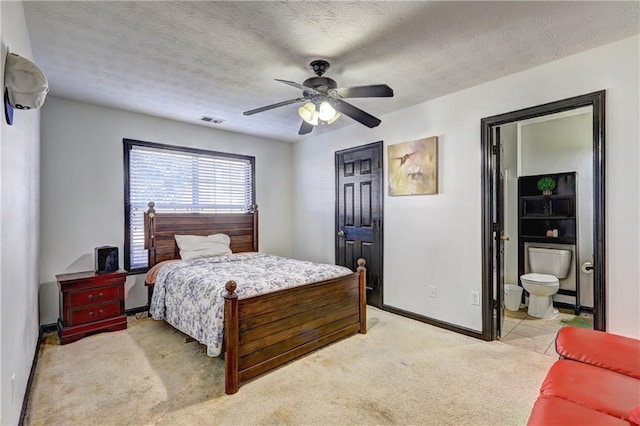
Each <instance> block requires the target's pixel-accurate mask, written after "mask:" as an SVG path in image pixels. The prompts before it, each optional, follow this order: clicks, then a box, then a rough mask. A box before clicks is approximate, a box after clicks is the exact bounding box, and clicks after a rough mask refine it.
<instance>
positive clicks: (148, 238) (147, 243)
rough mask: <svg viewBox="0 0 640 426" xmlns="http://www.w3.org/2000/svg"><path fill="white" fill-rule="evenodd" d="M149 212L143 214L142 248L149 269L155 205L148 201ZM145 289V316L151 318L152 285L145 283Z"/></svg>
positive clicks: (153, 258) (153, 252)
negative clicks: (144, 250) (143, 236)
mask: <svg viewBox="0 0 640 426" xmlns="http://www.w3.org/2000/svg"><path fill="white" fill-rule="evenodd" d="M147 205H148V206H149V210H147V212H146V213H145V214H144V219H145V224H144V226H145V227H146V229H145V233H144V235H145V238H144V248H145V249H147V250H148V251H147V255H148V257H147V260H148V265H147V266H148V267H149V268H151V267H152V266H153V265H155V264H156V239H155V238H156V210H155V209H154V206H155V203H154V202H153V201H149V204H147ZM144 284H145V286H146V287H147V316H148V317H150V316H151V298H152V297H153V284H149V283H147V282H146V281H145V283H144Z"/></svg>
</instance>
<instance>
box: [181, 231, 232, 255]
mask: <svg viewBox="0 0 640 426" xmlns="http://www.w3.org/2000/svg"><path fill="white" fill-rule="evenodd" d="M175 239H176V244H178V248H179V249H180V257H181V258H182V259H184V260H189V259H198V258H200V257H209V256H220V255H223V254H231V249H230V248H229V244H230V243H231V238H229V236H228V235H227V234H213V235H207V236H206V237H203V236H200V235H175Z"/></svg>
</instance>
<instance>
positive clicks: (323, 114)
mask: <svg viewBox="0 0 640 426" xmlns="http://www.w3.org/2000/svg"><path fill="white" fill-rule="evenodd" d="M319 110H320V112H319V114H318V118H320V120H322V121H327V122H328V121H332V120H333V118H334V117H335V116H336V110H335V109H333V107H332V106H331V104H330V103H329V102H327V101H322V102H321V103H320V108H319ZM332 122H333V121H332Z"/></svg>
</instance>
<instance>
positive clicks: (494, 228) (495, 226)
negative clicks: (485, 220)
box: [491, 222, 500, 232]
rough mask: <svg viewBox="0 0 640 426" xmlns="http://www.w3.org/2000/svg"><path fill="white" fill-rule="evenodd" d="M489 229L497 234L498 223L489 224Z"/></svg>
mask: <svg viewBox="0 0 640 426" xmlns="http://www.w3.org/2000/svg"><path fill="white" fill-rule="evenodd" d="M491 229H492V231H493V232H498V231H499V230H500V224H499V223H498V222H494V223H492V224H491Z"/></svg>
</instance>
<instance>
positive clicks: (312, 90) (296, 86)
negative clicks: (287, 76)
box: [274, 78, 320, 95]
mask: <svg viewBox="0 0 640 426" xmlns="http://www.w3.org/2000/svg"><path fill="white" fill-rule="evenodd" d="M274 80H275V81H277V82H279V83H283V84H287V85H289V86H292V87H295V88H297V89H300V90H302V91H305V92H309V93H312V94H314V95H319V94H320V92H318V91H317V90H316V89H313V88H311V87H307V86H303V85H302V84H299V83H296V82H295V81H289V80H280V79H278V78H276V79H274Z"/></svg>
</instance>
